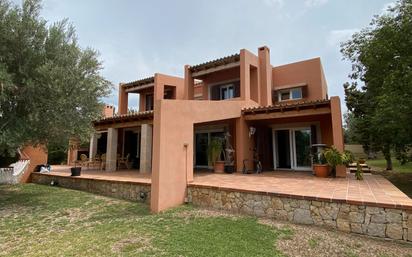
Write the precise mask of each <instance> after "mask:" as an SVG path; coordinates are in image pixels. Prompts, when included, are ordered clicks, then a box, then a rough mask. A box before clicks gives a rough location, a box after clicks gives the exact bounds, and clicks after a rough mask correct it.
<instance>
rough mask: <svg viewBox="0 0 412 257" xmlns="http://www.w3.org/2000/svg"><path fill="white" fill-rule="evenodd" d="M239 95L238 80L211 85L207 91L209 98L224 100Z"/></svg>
mask: <svg viewBox="0 0 412 257" xmlns="http://www.w3.org/2000/svg"><path fill="white" fill-rule="evenodd" d="M236 97H240V81H239V80H238V81H233V82H226V83H222V84H218V85H212V86H211V87H210V91H209V99H210V100H215V101H217V100H226V99H231V98H236Z"/></svg>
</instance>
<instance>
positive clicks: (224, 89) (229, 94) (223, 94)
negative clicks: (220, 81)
mask: <svg viewBox="0 0 412 257" xmlns="http://www.w3.org/2000/svg"><path fill="white" fill-rule="evenodd" d="M234 95H235V88H234V86H233V84H229V85H223V86H221V87H220V100H225V99H230V98H233V97H234Z"/></svg>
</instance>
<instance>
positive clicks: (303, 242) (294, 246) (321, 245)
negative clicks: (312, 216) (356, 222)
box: [259, 219, 412, 257]
mask: <svg viewBox="0 0 412 257" xmlns="http://www.w3.org/2000/svg"><path fill="white" fill-rule="evenodd" d="M259 222H260V223H262V224H266V225H268V226H271V227H273V228H276V229H282V228H283V229H285V228H289V229H291V230H292V231H293V234H291V235H290V236H288V237H284V238H280V240H278V241H277V248H278V249H279V250H281V251H282V252H283V253H284V254H286V255H287V256H302V257H322V256H325V257H332V256H336V257H341V256H347V257H370V256H378V257H383V256H387V257H389V256H394V257H395V256H396V257H398V256H399V257H400V256H404V257H412V244H410V243H403V242H398V241H392V240H385V239H378V238H371V237H367V236H362V235H355V234H348V233H343V232H340V231H335V230H328V229H325V228H319V227H315V226H305V225H296V224H290V223H286V222H281V221H276V220H269V219H259Z"/></svg>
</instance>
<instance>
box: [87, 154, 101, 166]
mask: <svg viewBox="0 0 412 257" xmlns="http://www.w3.org/2000/svg"><path fill="white" fill-rule="evenodd" d="M101 164H102V160H101V159H100V155H98V154H96V156H95V157H94V158H93V159H92V160H90V161H89V167H93V168H100V166H101Z"/></svg>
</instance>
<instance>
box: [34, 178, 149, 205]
mask: <svg viewBox="0 0 412 257" xmlns="http://www.w3.org/2000/svg"><path fill="white" fill-rule="evenodd" d="M31 181H32V183H36V184H43V185H50V184H51V182H52V181H54V182H55V183H56V182H57V186H60V187H64V188H70V189H75V190H81V191H86V192H90V193H94V194H99V195H105V196H110V197H115V198H120V199H125V200H131V201H139V202H144V203H149V204H150V184H148V183H138V182H125V181H112V180H101V179H91V178H82V177H63V176H55V175H50V174H42V173H32V174H31ZM141 193H143V195H146V197H145V198H144V199H142V198H141Z"/></svg>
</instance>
